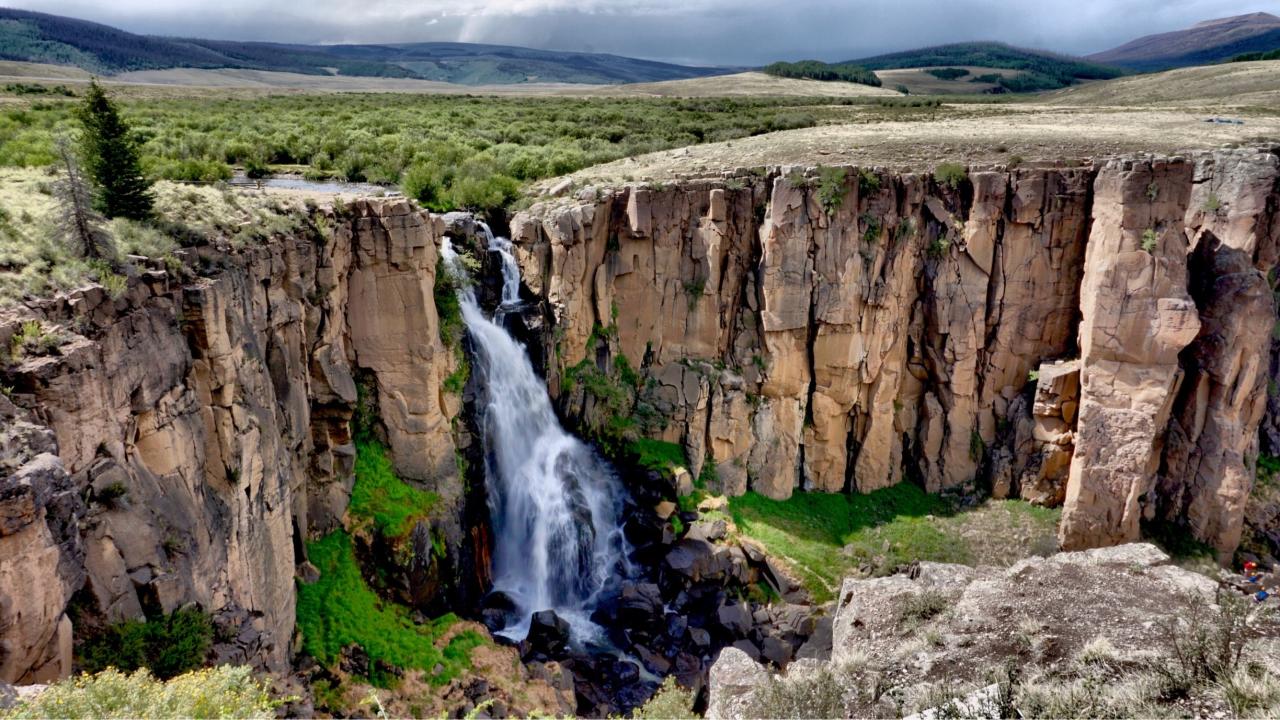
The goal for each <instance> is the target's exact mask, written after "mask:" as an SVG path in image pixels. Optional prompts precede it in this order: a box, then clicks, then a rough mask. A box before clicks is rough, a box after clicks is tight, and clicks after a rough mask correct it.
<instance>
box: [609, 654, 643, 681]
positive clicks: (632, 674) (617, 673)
mask: <svg viewBox="0 0 1280 720" xmlns="http://www.w3.org/2000/svg"><path fill="white" fill-rule="evenodd" d="M612 672H613V676H614V678H615V680H616V681H617V682H618V683H619V684H622V685H630V684H632V683H634V682H636V681H637V680H639V679H640V668H639V667H638V666H637V665H636V664H635V663H633V662H631V661H630V660H619V661H617V662H615V663H614V664H613V669H612Z"/></svg>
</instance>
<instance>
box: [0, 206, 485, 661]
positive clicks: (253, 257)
mask: <svg viewBox="0 0 1280 720" xmlns="http://www.w3.org/2000/svg"><path fill="white" fill-rule="evenodd" d="M333 227H334V230H333V231H332V233H331V235H330V236H328V237H319V238H313V237H305V238H301V237H300V238H281V239H277V240H275V241H272V242H271V243H269V244H267V245H265V246H263V247H259V248H254V249H251V250H246V251H243V252H240V253H235V254H230V255H228V254H227V253H226V252H222V251H217V250H214V249H211V248H203V249H201V250H200V252H201V253H202V254H204V255H205V256H206V259H207V260H208V261H209V262H211V263H215V264H216V265H215V266H219V265H220V266H221V269H220V270H218V271H216V272H214V273H212V274H211V275H210V276H209V277H204V278H197V279H196V280H194V281H192V282H189V283H186V284H179V283H177V282H174V281H173V280H171V279H170V276H168V275H166V274H165V273H163V272H150V273H146V274H145V275H143V276H142V277H141V278H139V279H137V280H135V281H132V282H131V283H130V285H129V287H128V289H127V291H126V292H125V293H124V294H123V295H122V296H121V297H119V298H116V299H112V298H111V297H109V296H108V295H107V294H106V293H105V292H104V291H103V290H102V289H101V288H97V287H93V288H88V289H85V290H81V291H77V292H75V293H72V294H70V295H69V296H65V297H59V298H57V299H55V300H50V301H46V302H41V303H36V304H32V305H31V306H30V307H28V308H24V309H21V310H20V311H16V312H10V313H8V314H6V315H3V316H0V340H4V341H5V345H6V346H7V345H8V339H9V337H10V336H11V335H13V334H14V333H15V332H17V331H18V330H19V328H20V327H21V323H23V322H29V321H30V320H32V319H35V320H38V321H39V322H40V323H41V324H42V325H43V326H44V327H45V328H46V330H47V331H48V332H50V333H53V334H55V337H57V338H58V340H57V342H56V343H55V344H56V345H57V346H58V347H57V348H56V350H53V351H52V352H50V353H48V354H45V355H41V356H35V357H25V358H23V359H22V360H21V361H20V362H19V363H18V364H16V365H15V366H13V367H11V368H10V369H9V370H8V373H7V375H8V378H9V379H10V381H11V382H12V385H13V389H12V393H11V394H12V397H13V400H14V404H15V405H17V406H19V407H12V406H10V405H9V403H8V401H3V402H4V407H0V412H5V413H6V421H5V422H6V424H9V423H10V422H11V420H10V419H9V418H13V421H12V422H13V423H14V424H13V425H12V427H16V428H18V430H8V429H6V431H5V434H4V440H3V443H4V447H3V450H4V453H3V456H4V457H5V458H6V460H7V463H8V465H9V466H7V467H3V468H0V472H2V473H4V474H5V475H7V477H6V478H5V480H4V483H3V486H2V487H0V508H3V512H0V517H3V518H5V522H4V525H3V527H2V528H0V547H2V548H3V559H2V560H0V576H3V578H4V581H3V582H0V593H3V594H4V595H5V602H3V603H0V641H2V642H3V643H4V653H3V654H0V679H2V680H6V681H27V680H41V679H48V678H50V677H54V676H57V675H59V674H65V673H66V672H67V671H68V670H69V669H70V648H71V638H72V632H73V630H72V627H71V623H70V621H69V620H68V619H67V616H66V614H65V612H64V609H65V608H66V606H67V602H68V600H69V599H70V597H71V595H72V594H73V593H75V592H76V591H78V590H81V589H82V592H83V593H84V594H85V596H86V599H87V600H89V604H88V610H89V613H88V614H89V616H90V617H93V618H95V619H96V620H97V621H99V622H116V621H119V620H123V619H127V618H136V617H141V616H142V615H143V613H144V612H146V611H164V612H171V611H173V610H175V609H177V608H179V607H181V606H183V605H185V604H187V603H192V602H195V603H199V604H200V606H202V607H203V608H204V609H205V610H207V611H209V612H211V613H213V614H214V616H215V620H216V621H219V622H220V623H222V624H229V625H230V628H229V629H230V630H231V631H232V635H233V636H234V637H236V638H237V639H236V641H234V642H233V643H231V644H229V645H224V646H222V647H219V652H220V653H221V655H222V657H223V659H226V660H233V661H241V662H244V661H252V662H259V663H262V664H264V665H266V666H268V667H270V668H275V669H279V668H283V667H285V666H286V663H287V659H288V657H289V650H290V648H289V644H290V641H291V638H292V635H293V623H294V578H293V576H294V568H295V565H296V564H297V563H299V562H301V561H302V559H303V558H301V557H299V552H300V549H301V548H302V541H303V540H304V539H305V538H308V537H310V536H311V535H312V534H313V533H319V532H324V531H327V530H329V529H332V528H334V527H336V526H337V525H338V524H339V523H340V522H341V521H342V516H343V514H344V512H345V509H346V504H347V496H348V493H349V490H350V486H351V471H352V464H353V458H354V448H353V445H352V440H351V437H350V432H351V431H350V427H351V426H350V419H351V416H352V412H353V408H354V405H355V403H356V401H357V389H356V383H355V380H354V378H355V376H356V375H357V374H359V373H367V374H369V375H371V376H372V378H373V379H374V386H375V387H376V394H377V397H376V403H377V408H378V415H379V416H380V418H381V420H382V423H383V425H384V426H385V430H386V435H387V439H388V441H389V444H390V446H391V450H392V456H393V459H394V461H395V464H396V467H397V470H398V471H399V472H400V473H401V474H402V475H403V476H404V477H406V478H409V479H412V480H417V481H420V482H422V483H423V484H424V485H426V486H427V487H428V488H430V489H432V490H435V491H438V492H439V493H440V494H441V495H442V496H443V497H444V498H445V499H446V500H449V501H452V502H455V503H456V502H457V500H458V499H459V498H460V496H461V487H462V484H461V482H460V479H459V478H458V477H457V471H456V466H455V463H454V460H453V441H452V438H451V434H450V425H449V418H450V417H451V416H452V415H453V414H454V413H456V410H457V409H456V402H457V401H456V400H453V399H451V398H450V397H448V396H446V395H445V393H443V391H442V389H441V387H440V383H441V379H442V378H443V377H444V376H445V375H447V374H448V372H450V370H451V369H452V367H451V366H452V363H453V362H454V360H453V355H452V353H449V352H446V351H445V349H444V348H443V346H442V345H441V343H440V340H439V333H438V320H437V318H436V316H435V306H434V302H433V299H432V295H433V289H434V272H435V267H436V246H437V243H438V241H439V238H440V236H441V234H442V232H443V225H442V224H441V223H440V221H439V220H438V219H437V218H434V217H433V216H430V215H428V214H426V213H424V212H421V211H418V210H416V209H414V208H413V207H412V206H410V205H409V204H408V203H404V202H401V203H357V204H356V205H355V206H354V207H352V208H351V209H350V211H349V214H348V215H347V216H344V217H342V218H338V219H337V221H336V225H334V226H333ZM5 408H9V410H7V411H6V410H5ZM20 408H30V410H29V411H28V410H22V409H20ZM82 498H83V501H82V500H81V499H82ZM450 542H451V544H452V545H453V546H454V547H455V548H456V547H457V546H458V545H459V544H460V543H461V530H460V529H457V530H456V531H455V532H454V533H453V537H451V538H450ZM30 588H36V591H35V592H29V589H30Z"/></svg>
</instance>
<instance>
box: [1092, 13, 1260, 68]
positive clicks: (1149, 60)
mask: <svg viewBox="0 0 1280 720" xmlns="http://www.w3.org/2000/svg"><path fill="white" fill-rule="evenodd" d="M1276 49H1280V17H1276V16H1275V15H1272V14H1270V13H1262V12H1260V13H1252V14H1249V15H1237V16H1235V17H1229V18H1221V19H1218V20H1207V21H1205V22H1202V23H1198V24H1196V25H1193V26H1191V27H1189V28H1187V29H1186V30H1177V31H1174V32H1167V33H1160V34H1159V35H1147V36H1146V37H1140V38H1138V39H1137V40H1132V41H1130V42H1127V43H1125V44H1123V45H1121V46H1119V47H1115V48H1112V49H1110V50H1106V51H1103V52H1100V53H1094V54H1093V55H1090V56H1089V57H1088V59H1089V60H1092V61H1094V62H1099V63H1106V64H1108V65H1116V66H1119V67H1122V68H1126V69H1128V70H1138V71H1142V72H1149V71H1153V70H1168V69H1170V68H1176V67H1186V66H1188V65H1205V64H1208V63H1215V62H1221V61H1223V60H1230V59H1231V58H1234V57H1235V56H1237V55H1243V54H1245V53H1253V52H1263V53H1265V52H1268V51H1271V50H1276Z"/></svg>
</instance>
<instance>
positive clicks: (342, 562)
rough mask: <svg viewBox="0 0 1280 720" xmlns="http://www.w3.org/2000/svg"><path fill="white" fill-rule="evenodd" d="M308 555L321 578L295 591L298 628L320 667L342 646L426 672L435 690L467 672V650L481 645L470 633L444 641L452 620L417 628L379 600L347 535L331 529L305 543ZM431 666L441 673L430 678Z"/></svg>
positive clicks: (395, 608)
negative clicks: (439, 669) (296, 595)
mask: <svg viewBox="0 0 1280 720" xmlns="http://www.w3.org/2000/svg"><path fill="white" fill-rule="evenodd" d="M307 552H308V555H309V557H310V559H311V562H312V563H314V564H315V566H316V567H317V568H319V569H320V579H319V580H317V581H316V582H314V583H311V584H302V585H300V586H299V588H298V628H299V629H300V630H301V631H302V638H303V640H302V646H303V649H304V650H306V652H308V653H309V654H310V655H311V656H312V657H314V658H316V660H318V661H320V662H322V663H324V664H325V665H332V664H334V663H335V662H336V661H337V660H338V657H339V654H340V653H341V651H342V648H344V647H346V646H347V645H350V644H352V643H355V644H357V645H359V646H360V647H362V648H364V650H365V652H367V653H368V654H369V658H370V660H375V661H376V660H381V661H382V662H385V663H388V664H390V665H394V666H395V667H399V668H405V669H417V670H425V671H427V676H426V679H427V680H428V681H429V682H430V683H431V684H432V685H436V686H439V685H444V684H446V683H448V682H449V681H450V680H452V679H453V678H455V677H457V676H458V675H459V674H461V673H462V671H464V670H466V669H468V668H469V667H470V665H471V660H470V657H471V650H472V649H474V648H475V647H477V646H479V645H482V644H484V643H485V642H486V640H485V639H484V638H483V637H482V636H481V635H480V634H479V633H477V632H474V631H472V630H464V631H462V632H459V633H457V634H456V635H454V636H453V638H452V639H450V640H449V641H448V642H444V641H443V637H444V635H445V633H446V632H447V631H448V630H449V628H450V627H451V626H452V625H453V624H454V623H455V622H457V617H456V616H454V615H453V614H449V615H445V616H443V617H440V618H438V619H436V620H433V621H431V622H429V623H425V624H418V623H415V622H414V621H413V620H412V619H411V618H410V615H409V611H408V610H407V609H406V608H404V607H402V606H400V605H396V604H395V603H391V602H388V601H385V600H383V599H382V598H380V597H378V595H377V594H375V593H374V592H373V590H371V589H369V586H368V585H367V584H366V583H365V581H364V578H363V577H362V576H361V575H360V568H359V566H358V565H357V564H356V556H355V551H354V549H353V548H352V545H351V538H350V537H348V536H347V534H346V533H344V532H342V531H336V532H333V533H330V534H329V535H326V536H325V537H324V538H322V539H320V540H317V541H315V542H312V543H308V545H307ZM436 665H440V666H441V668H442V669H441V671H440V672H437V673H434V674H433V673H432V671H433V670H434V668H435V666H436ZM371 679H374V678H371Z"/></svg>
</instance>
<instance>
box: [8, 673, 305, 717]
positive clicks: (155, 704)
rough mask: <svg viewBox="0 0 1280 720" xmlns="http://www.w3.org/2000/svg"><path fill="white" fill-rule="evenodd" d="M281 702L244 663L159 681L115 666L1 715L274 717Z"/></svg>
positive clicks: (66, 683)
mask: <svg viewBox="0 0 1280 720" xmlns="http://www.w3.org/2000/svg"><path fill="white" fill-rule="evenodd" d="M282 702H283V701H281V700H275V699H273V698H272V697H271V693H270V692H269V691H268V684H267V682H266V681H264V680H262V679H260V678H258V677H256V676H255V675H254V674H253V671H252V670H250V669H249V668H247V667H237V666H232V665H222V666H219V667H215V668H209V669H207V670H199V671H196V672H191V673H186V674H184V675H180V676H178V677H175V678H173V679H171V680H169V681H167V682H166V681H160V680H157V679H156V678H155V677H153V676H152V675H151V673H149V672H147V671H146V670H138V671H136V672H133V673H130V674H125V673H123V672H120V671H119V670H116V669H114V668H112V669H108V670H104V671H102V672H100V673H96V674H86V675H81V676H79V677H75V678H71V679H68V680H63V681H62V682H59V683H55V684H53V685H50V686H49V687H48V688H47V689H46V690H45V691H44V692H42V693H40V694H39V695H38V696H36V697H35V698H34V699H32V700H30V701H27V702H23V703H20V704H18V705H17V706H16V707H14V708H12V709H11V710H9V711H7V712H5V711H0V717H3V718H6V719H10V718H12V719H13V720H22V719H24V718H65V719H69V720H70V719H79V718H86V719H90V718H93V719H98V720H108V719H111V720H114V719H115V718H121V719H124V718H138V719H139V720H150V719H152V718H155V719H157V720H159V719H162V718H163V719H165V720H171V719H173V718H228V719H230V718H255V719H256V718H261V719H262V720H267V719H269V718H274V717H275V715H276V708H277V707H278V706H279V705H280V704H282Z"/></svg>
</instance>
